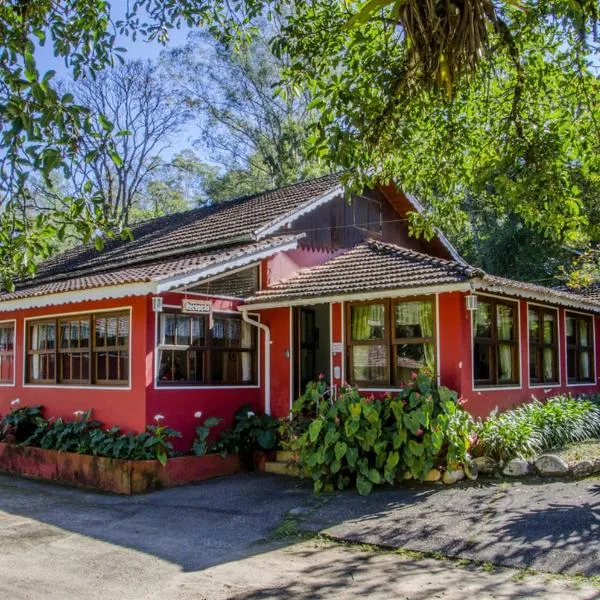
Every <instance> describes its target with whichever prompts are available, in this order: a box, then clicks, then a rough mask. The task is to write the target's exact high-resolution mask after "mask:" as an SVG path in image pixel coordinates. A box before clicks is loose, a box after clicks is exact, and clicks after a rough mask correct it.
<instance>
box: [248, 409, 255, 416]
mask: <svg viewBox="0 0 600 600" xmlns="http://www.w3.org/2000/svg"><path fill="white" fill-rule="evenodd" d="M255 414H256V413H255V412H254V411H253V410H249V411H248V416H249V417H253V416H254V415H255Z"/></svg>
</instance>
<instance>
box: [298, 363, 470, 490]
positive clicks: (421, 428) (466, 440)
mask: <svg viewBox="0 0 600 600" xmlns="http://www.w3.org/2000/svg"><path fill="white" fill-rule="evenodd" d="M304 406H305V402H301V403H298V404H297V405H296V408H297V409H298V410H302V409H303V407H304ZM472 433H473V427H472V420H471V418H470V416H469V415H468V413H466V412H465V411H464V410H463V409H462V408H461V407H460V406H459V404H458V402H457V396H456V393H455V392H452V391H450V390H449V389H448V388H446V387H443V386H437V385H436V384H435V382H434V380H433V379H432V378H431V377H429V376H427V375H424V374H421V375H418V376H415V378H414V379H413V380H412V381H411V382H410V383H409V384H408V385H407V386H406V387H405V388H404V389H403V390H402V391H401V392H400V393H398V394H396V395H389V396H387V397H386V398H384V399H383V400H379V399H375V398H373V397H370V398H364V397H362V396H361V395H360V394H359V393H358V390H356V389H353V388H345V389H342V391H341V393H340V396H339V397H338V399H337V400H336V401H335V402H334V403H332V404H330V403H328V402H325V401H321V402H320V403H319V407H318V410H317V415H316V417H315V418H314V419H313V420H312V421H311V422H310V424H309V426H308V428H307V430H306V431H305V432H304V433H303V434H302V435H300V437H298V438H297V439H296V440H295V441H293V440H292V441H290V442H289V443H288V447H289V448H290V449H291V450H293V451H295V452H296V453H297V454H298V455H299V457H300V467H301V470H302V471H303V472H304V473H305V474H307V475H309V476H310V477H312V479H313V481H314V489H315V492H321V491H331V490H333V489H334V488H338V489H346V488H348V487H349V486H352V485H355V486H356V489H357V490H358V492H359V493H360V494H361V495H366V494H368V493H370V492H371V490H372V489H373V486H374V485H378V484H382V483H384V482H388V483H390V484H392V483H394V482H396V481H398V480H400V479H402V478H403V477H404V474H405V472H408V473H410V475H411V476H412V477H414V478H416V479H421V480H422V479H424V478H425V477H426V476H427V474H428V472H429V471H430V470H431V469H432V468H434V467H439V468H452V469H454V468H458V466H459V465H461V464H464V463H466V462H468V461H469V460H470V456H469V449H470V446H471V435H472Z"/></svg>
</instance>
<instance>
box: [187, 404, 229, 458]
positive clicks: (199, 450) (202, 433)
mask: <svg viewBox="0 0 600 600" xmlns="http://www.w3.org/2000/svg"><path fill="white" fill-rule="evenodd" d="M194 417H196V418H197V419H200V418H201V417H202V413H201V412H197V413H195V414H194ZM222 420H223V419H221V418H220V417H209V418H208V419H205V420H204V422H203V423H202V424H201V425H198V426H197V427H196V437H195V438H194V442H193V443H192V450H193V452H194V454H195V455H196V456H203V455H204V454H206V453H207V451H208V436H209V435H210V430H211V429H212V428H213V427H216V426H217V425H218V424H219V423H220V422H221V421H222Z"/></svg>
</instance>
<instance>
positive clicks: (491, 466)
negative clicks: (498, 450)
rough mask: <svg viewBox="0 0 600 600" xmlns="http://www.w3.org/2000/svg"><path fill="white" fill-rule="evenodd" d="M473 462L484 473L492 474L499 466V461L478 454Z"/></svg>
mask: <svg viewBox="0 0 600 600" xmlns="http://www.w3.org/2000/svg"><path fill="white" fill-rule="evenodd" d="M473 464H475V465H477V469H478V470H479V473H481V474H482V475H491V474H492V473H493V472H494V471H495V470H496V469H497V468H498V463H497V462H496V461H495V460H494V459H493V458H490V457H489V456H478V457H477V458H474V459H473Z"/></svg>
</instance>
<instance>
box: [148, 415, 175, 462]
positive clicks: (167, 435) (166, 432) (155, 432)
mask: <svg viewBox="0 0 600 600" xmlns="http://www.w3.org/2000/svg"><path fill="white" fill-rule="evenodd" d="M163 420H164V417H163V416H162V415H155V416H154V421H155V423H156V425H147V426H146V431H145V433H146V436H144V434H143V433H142V434H140V436H142V437H145V439H144V449H145V450H146V451H147V452H148V453H149V454H150V455H151V456H152V458H156V459H157V460H158V462H159V463H160V464H161V465H163V467H164V466H165V465H166V464H167V458H168V457H169V456H172V455H173V444H172V443H171V442H170V441H169V440H170V439H172V438H176V437H178V438H180V437H181V433H179V431H175V429H171V428H170V427H167V426H166V425H161V421H163Z"/></svg>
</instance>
